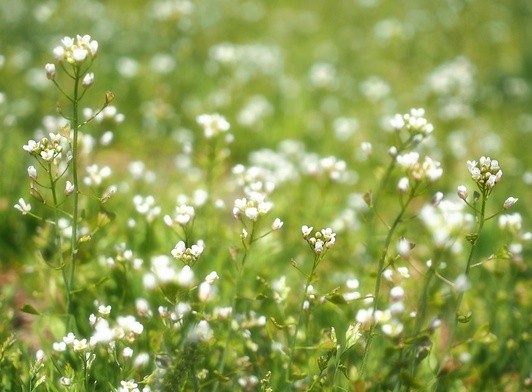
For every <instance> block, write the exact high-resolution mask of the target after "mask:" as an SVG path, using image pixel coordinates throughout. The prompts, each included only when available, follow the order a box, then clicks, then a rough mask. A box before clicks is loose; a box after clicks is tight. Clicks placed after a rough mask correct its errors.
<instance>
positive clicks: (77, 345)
mask: <svg viewBox="0 0 532 392" xmlns="http://www.w3.org/2000/svg"><path fill="white" fill-rule="evenodd" d="M88 347H89V346H88V344H87V339H81V340H78V339H74V341H73V342H72V349H73V350H74V351H83V350H86V349H87V348H88Z"/></svg>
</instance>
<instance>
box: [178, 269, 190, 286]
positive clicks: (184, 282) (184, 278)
mask: <svg viewBox="0 0 532 392" xmlns="http://www.w3.org/2000/svg"><path fill="white" fill-rule="evenodd" d="M177 283H179V285H181V286H183V287H190V286H192V284H193V283H194V271H192V268H190V267H189V266H188V265H185V266H184V267H183V268H182V269H181V271H180V272H179V274H178V275H177Z"/></svg>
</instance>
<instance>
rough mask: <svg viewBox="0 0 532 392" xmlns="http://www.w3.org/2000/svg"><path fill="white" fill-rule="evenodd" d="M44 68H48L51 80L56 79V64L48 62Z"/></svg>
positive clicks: (48, 75)
mask: <svg viewBox="0 0 532 392" xmlns="http://www.w3.org/2000/svg"><path fill="white" fill-rule="evenodd" d="M44 69H45V70H46V77H47V78H48V79H50V80H54V79H55V76H56V72H55V64H46V66H45V67H44Z"/></svg>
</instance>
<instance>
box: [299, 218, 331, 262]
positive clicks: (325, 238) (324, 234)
mask: <svg viewBox="0 0 532 392" xmlns="http://www.w3.org/2000/svg"><path fill="white" fill-rule="evenodd" d="M312 230H313V228H312V227H308V226H306V225H305V226H303V227H301V232H302V234H303V238H304V239H305V240H306V241H307V243H308V244H309V245H310V247H311V248H312V250H313V252H314V253H315V254H317V255H320V254H323V253H324V252H325V251H326V250H327V249H329V248H332V247H333V246H334V244H335V242H336V233H335V232H333V231H332V229H331V228H330V227H327V228H326V229H322V230H321V231H316V232H315V233H314V236H312V237H311V234H312Z"/></svg>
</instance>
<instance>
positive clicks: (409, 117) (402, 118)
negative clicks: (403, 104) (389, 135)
mask: <svg viewBox="0 0 532 392" xmlns="http://www.w3.org/2000/svg"><path fill="white" fill-rule="evenodd" d="M424 116H425V109H411V110H410V112H409V113H406V114H396V115H395V116H394V117H393V118H392V119H391V121H390V124H391V126H392V128H393V129H394V130H396V131H400V130H401V129H406V130H407V131H408V132H409V133H410V134H411V135H412V136H414V137H415V136H421V137H426V136H428V135H430V134H431V133H432V131H433V130H434V127H433V126H432V124H431V123H429V122H428V121H427V119H426V118H425V117H424Z"/></svg>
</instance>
